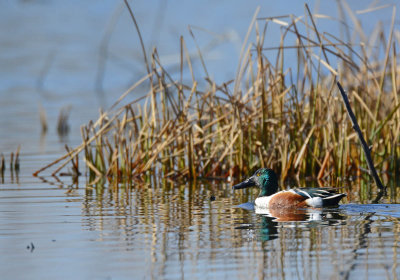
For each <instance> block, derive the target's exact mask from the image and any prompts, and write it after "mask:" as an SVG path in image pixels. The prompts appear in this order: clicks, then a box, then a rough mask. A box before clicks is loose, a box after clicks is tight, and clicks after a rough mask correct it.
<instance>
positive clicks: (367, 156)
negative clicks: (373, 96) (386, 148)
mask: <svg viewBox="0 0 400 280" xmlns="http://www.w3.org/2000/svg"><path fill="white" fill-rule="evenodd" d="M337 86H338V87H339V90H340V94H341V95H342V98H343V102H344V105H345V106H346V110H347V113H348V115H349V117H350V120H351V123H352V124H353V129H354V130H355V131H356V133H357V136H358V139H359V140H360V142H361V147H362V149H363V151H364V154H365V159H366V161H367V164H368V168H369V173H370V175H371V176H372V178H373V179H374V181H375V183H376V185H377V187H378V188H379V189H380V190H383V189H385V187H384V186H383V184H382V182H381V179H380V178H379V175H378V172H376V169H375V166H374V163H373V161H372V158H371V150H370V148H369V147H368V145H367V142H365V139H364V136H363V134H362V131H361V129H360V126H359V125H358V122H357V119H356V116H355V115H354V113H353V110H352V109H351V106H350V102H349V99H348V98H347V94H346V92H345V91H344V89H343V87H342V85H341V84H340V83H339V82H337Z"/></svg>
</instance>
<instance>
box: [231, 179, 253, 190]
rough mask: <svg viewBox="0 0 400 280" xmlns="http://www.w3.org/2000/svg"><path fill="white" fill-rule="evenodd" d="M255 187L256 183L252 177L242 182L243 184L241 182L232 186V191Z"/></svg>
mask: <svg viewBox="0 0 400 280" xmlns="http://www.w3.org/2000/svg"><path fill="white" fill-rule="evenodd" d="M255 185H256V183H255V182H254V179H253V177H250V178H249V179H247V180H246V181H243V182H241V183H239V184H237V185H234V186H233V187H232V189H234V190H238V189H245V188H249V187H253V186H255Z"/></svg>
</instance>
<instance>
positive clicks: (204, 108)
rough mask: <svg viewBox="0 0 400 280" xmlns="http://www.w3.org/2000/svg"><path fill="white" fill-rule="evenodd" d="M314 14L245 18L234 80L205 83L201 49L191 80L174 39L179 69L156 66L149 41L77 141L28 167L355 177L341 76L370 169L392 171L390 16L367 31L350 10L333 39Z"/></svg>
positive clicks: (135, 174) (394, 69)
mask: <svg viewBox="0 0 400 280" xmlns="http://www.w3.org/2000/svg"><path fill="white" fill-rule="evenodd" d="M321 17H324V16H323V15H312V14H311V12H310V10H309V8H308V6H306V15H305V16H301V17H294V16H282V17H271V18H258V19H256V18H255V19H254V21H253V23H252V25H251V27H250V28H249V32H248V34H250V33H251V32H253V31H254V32H255V33H256V39H255V42H253V43H247V38H248V36H247V37H246V40H245V44H244V45H243V49H242V54H241V58H240V63H239V67H238V70H237V74H236V77H235V79H234V81H227V82H226V83H223V84H216V83H215V82H214V81H212V80H211V78H210V76H209V75H208V72H207V70H206V67H205V64H204V61H203V60H202V58H201V57H202V56H201V54H200V56H199V57H200V58H201V60H202V64H203V66H204V70H205V73H206V76H207V79H206V82H207V85H206V86H203V87H201V86H199V85H201V84H202V81H198V80H196V79H195V75H194V72H193V69H192V65H193V63H192V61H191V57H190V55H189V53H188V51H187V49H186V43H185V40H184V38H181V50H180V53H181V56H180V61H179V64H180V73H179V75H174V74H172V73H168V71H166V69H165V68H164V67H163V65H162V63H161V62H160V59H159V57H158V53H157V49H154V51H153V53H152V54H151V55H150V56H149V58H146V59H145V61H146V65H147V67H148V74H147V75H146V76H145V77H143V78H142V79H140V80H139V81H138V82H137V83H136V84H135V85H133V86H132V87H131V88H130V89H128V90H127V91H126V92H125V93H123V95H122V96H121V98H119V99H118V100H117V102H116V103H115V104H114V105H113V106H112V107H111V109H110V110H109V111H107V112H101V113H100V116H99V119H98V120H96V121H95V122H90V123H89V124H87V125H86V126H83V127H82V130H81V131H82V144H81V145H80V146H78V147H77V148H75V149H72V150H70V151H69V152H68V154H67V155H65V156H64V157H62V158H60V159H59V160H57V161H56V162H54V163H52V164H50V165H48V166H46V167H44V168H42V169H40V170H38V171H37V172H36V173H35V175H37V174H38V173H39V172H41V171H43V170H44V169H46V168H49V167H51V166H53V165H55V164H60V163H61V162H62V161H64V163H62V164H61V165H60V166H59V167H58V168H57V170H56V171H55V173H57V172H59V171H60V169H61V168H63V167H64V166H65V165H66V164H67V163H68V162H69V161H70V160H71V159H73V158H75V157H76V156H77V155H78V154H80V153H81V154H82V156H83V158H84V160H85V163H86V167H87V169H88V175H89V178H90V180H89V181H90V184H95V183H96V182H99V181H100V180H103V178H104V177H106V178H108V180H109V181H111V182H129V183H130V184H131V183H132V182H134V181H135V180H140V181H142V180H148V179H146V178H148V176H150V175H151V174H157V175H158V176H161V177H163V178H170V179H173V180H177V179H179V178H188V179H196V178H198V177H220V178H226V177H228V176H241V175H244V174H248V173H250V172H252V171H253V170H254V169H257V168H259V167H262V166H268V167H270V168H273V169H275V170H276V171H278V172H279V173H280V174H281V180H286V179H287V178H290V177H298V176H305V175H307V176H313V177H317V176H318V178H319V179H325V180H329V179H332V180H331V182H336V178H337V177H342V178H349V177H352V176H360V175H362V168H363V167H366V166H367V165H366V160H365V158H364V155H363V153H362V151H361V148H360V146H359V144H358V141H357V138H356V134H355V133H354V132H353V130H352V128H351V125H350V124H349V121H348V119H347V116H346V111H345V109H344V106H343V104H342V102H341V100H340V95H339V91H338V89H337V87H336V81H340V83H341V84H342V85H343V87H344V88H345V89H346V91H347V92H348V96H349V100H350V103H351V106H352V108H353V110H354V113H355V115H356V116H357V118H358V122H359V124H360V127H361V130H362V132H363V134H364V135H365V136H366V138H367V139H368V140H367V141H368V142H369V143H368V144H369V145H371V148H372V150H371V151H372V157H373V160H374V162H375V163H376V168H377V170H378V172H386V173H389V174H392V175H393V176H394V175H395V174H396V173H397V170H398V168H399V163H400V162H399V153H400V148H399V145H398V137H399V130H400V112H399V110H398V109H399V107H400V103H399V93H400V92H399V88H400V85H399V83H400V79H399V74H400V65H399V64H398V57H397V56H398V55H399V54H398V52H397V49H398V44H399V42H400V38H399V36H398V34H400V33H399V30H397V29H396V28H395V24H394V22H395V13H393V17H392V24H391V29H390V30H389V33H388V35H389V36H388V37H386V35H387V34H386V33H385V32H384V30H383V29H382V26H381V25H377V28H376V29H375V31H374V33H375V34H377V36H373V37H371V38H370V39H368V38H367V37H366V36H365V34H364V31H363V30H362V28H361V26H360V25H359V24H358V23H357V20H356V18H352V19H353V20H354V22H355V25H356V28H355V30H356V32H355V33H354V36H349V37H347V39H343V38H339V37H338V36H336V35H335V34H330V33H329V32H322V31H321V30H319V29H318V25H317V19H319V18H321ZM342 22H343V21H342ZM272 24H278V25H280V26H281V28H282V29H281V30H282V35H281V39H280V42H278V44H277V46H276V47H266V46H265V40H266V38H267V31H268V28H269V26H270V25H272ZM342 24H344V23H342ZM135 26H136V28H138V27H137V24H136V23H135ZM346 28H347V29H346V32H347V33H348V34H350V27H348V26H346ZM193 37H194V36H193ZM382 50H383V51H382ZM382 53H383V55H382ZM292 57H295V61H294V62H293V60H292ZM270 58H272V59H270ZM147 59H148V60H147ZM289 59H291V61H290V63H288V62H287V61H288V60H289ZM183 65H187V66H188V71H190V73H188V74H190V77H191V78H192V80H191V81H189V82H188V81H185V80H184V79H183V78H182V77H183V76H185V75H184V74H185V73H184V71H186V70H185V68H184V67H183ZM176 76H178V78H175V77H176ZM146 83H147V84H148V85H149V86H148V92H147V93H146V94H145V95H143V96H141V97H140V98H138V99H136V100H131V99H130V98H131V95H129V93H131V92H132V91H134V90H135V89H136V88H137V87H138V86H139V85H144V84H146ZM122 100H124V103H125V105H120V103H121V101H122ZM75 165H76V164H75Z"/></svg>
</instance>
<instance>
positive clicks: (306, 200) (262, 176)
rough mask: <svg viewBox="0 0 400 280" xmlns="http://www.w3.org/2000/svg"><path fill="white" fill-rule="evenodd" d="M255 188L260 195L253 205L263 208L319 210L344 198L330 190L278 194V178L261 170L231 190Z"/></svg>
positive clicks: (270, 172) (269, 172) (297, 190)
mask: <svg viewBox="0 0 400 280" xmlns="http://www.w3.org/2000/svg"><path fill="white" fill-rule="evenodd" d="M252 186H257V187H259V188H260V189H261V192H260V195H259V196H258V197H257V198H256V200H255V202H254V204H255V206H256V207H263V208H305V207H314V208H320V207H324V206H337V205H338V203H339V201H340V200H341V199H342V198H343V197H345V196H346V194H344V193H337V192H336V191H335V190H334V189H330V188H296V189H290V190H286V191H280V192H278V176H277V175H276V173H275V172H274V171H273V170H272V169H268V168H261V169H259V170H257V171H256V173H254V175H253V176H251V177H250V178H248V179H247V180H245V181H243V182H241V183H239V184H237V185H234V186H233V189H235V190H237V189H244V188H248V187H252Z"/></svg>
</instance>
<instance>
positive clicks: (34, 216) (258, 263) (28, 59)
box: [0, 1, 400, 279]
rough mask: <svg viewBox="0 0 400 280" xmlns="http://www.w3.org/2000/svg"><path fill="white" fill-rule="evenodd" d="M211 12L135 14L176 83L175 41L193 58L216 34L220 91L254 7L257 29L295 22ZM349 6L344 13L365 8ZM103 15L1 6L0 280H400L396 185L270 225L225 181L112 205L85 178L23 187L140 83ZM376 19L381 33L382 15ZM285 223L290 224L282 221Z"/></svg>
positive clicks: (138, 192)
mask: <svg viewBox="0 0 400 280" xmlns="http://www.w3.org/2000/svg"><path fill="white" fill-rule="evenodd" d="M214 2H215V1H204V2H201V3H200V2H199V3H197V4H188V3H186V2H185V1H172V2H168V3H167V4H163V2H159V1H152V2H148V1H135V2H134V3H133V2H132V5H134V6H135V7H134V8H135V12H136V16H137V18H138V21H139V22H140V23H141V24H142V25H141V27H142V32H143V35H144V39H145V44H146V46H147V47H149V49H151V46H153V45H157V46H158V47H159V53H160V56H161V57H162V60H163V62H164V63H165V64H166V67H168V69H169V70H170V71H172V72H173V71H174V70H173V69H174V67H176V65H174V63H173V61H174V59H173V58H174V57H176V55H177V54H178V52H177V50H178V48H179V43H178V42H179V36H180V35H184V36H185V39H186V40H187V41H188V48H189V50H190V52H192V53H195V51H196V48H195V46H194V45H193V42H190V40H189V39H190V36H189V35H188V32H187V25H188V24H191V25H193V26H200V27H202V28H205V29H208V30H212V31H213V32H215V33H217V34H218V35H224V36H225V35H226V37H225V39H224V40H222V41H218V42H219V43H218V44H216V46H214V47H210V49H208V51H205V54H204V55H205V59H206V62H207V66H208V70H209V72H210V73H212V75H213V76H214V78H215V79H216V80H219V81H225V80H227V79H231V78H233V77H234V75H235V71H236V66H237V60H238V57H239V53H240V48H241V44H242V40H243V38H244V36H245V33H246V31H247V28H248V24H249V22H250V20H251V17H252V16H253V13H254V11H255V9H256V6H257V5H261V10H260V16H273V15H281V14H288V13H295V14H302V13H303V11H304V6H303V3H300V2H299V1H292V2H290V3H291V4H290V5H287V4H283V5H281V4H277V3H276V1H265V2H263V3H259V2H258V1H250V2H246V4H245V5H239V4H238V3H236V4H235V5H232V3H231V2H230V1H218V3H214ZM349 2H350V6H352V7H353V8H354V9H363V8H365V7H366V6H367V4H363V5H362V6H360V4H357V1H349ZM99 3H100V2H98V1H87V2H85V3H82V2H81V1H68V2H62V3H61V2H58V1H3V2H1V3H0V7H1V9H0V28H1V30H3V32H0V95H1V97H2V99H1V102H0V152H2V153H3V154H5V156H6V160H7V164H9V161H10V153H11V151H14V152H15V151H16V149H17V146H18V145H21V158H20V162H21V170H20V172H19V174H16V173H15V172H14V173H11V171H10V169H9V168H8V165H7V170H6V173H5V177H4V178H3V180H2V181H0V252H1V254H0V273H1V278H2V279H177V278H181V279H184V278H187V279H358V278H360V277H363V278H367V279H398V278H399V275H400V268H399V257H398V255H399V230H400V225H399V218H400V214H399V213H400V207H399V204H398V203H400V201H399V199H400V198H399V195H398V193H399V191H398V188H397V185H396V184H395V183H393V182H391V183H390V184H392V185H393V188H392V189H391V191H390V192H389V196H385V197H383V199H382V200H381V201H380V202H381V204H371V203H372V201H373V199H374V196H375V195H376V194H368V195H367V196H366V195H365V194H359V193H349V196H348V200H347V201H345V202H346V204H345V205H342V206H341V207H340V208H336V209H324V210H322V211H316V210H315V211H311V212H310V211H308V212H307V211H298V212H296V213H280V215H281V217H279V218H278V219H280V220H281V221H277V220H276V218H271V217H269V216H268V215H267V213H261V214H260V213H256V212H255V211H254V210H253V209H252V207H251V205H250V204H245V205H243V203H245V202H247V201H251V200H253V199H254V195H255V193H253V192H252V191H251V190H250V191H245V192H243V193H242V192H240V191H239V192H236V193H233V192H232V190H231V189H230V188H231V187H230V185H229V184H227V183H226V182H221V181H214V182H211V183H210V182H198V184H196V185H190V184H185V183H183V184H179V183H177V184H174V185H171V184H170V183H167V182H159V183H158V184H152V185H148V184H143V185H135V186H134V188H133V189H132V190H130V191H125V190H124V188H120V189H119V191H118V192H117V191H115V190H114V189H113V188H112V187H109V186H106V188H105V189H92V188H89V187H86V184H87V182H86V179H85V178H84V177H81V178H79V182H77V183H74V182H72V181H71V179H70V178H68V177H62V178H59V180H60V181H57V179H56V178H53V177H51V176H49V174H50V172H45V173H44V174H43V176H44V177H43V178H34V177H32V175H31V174H32V173H33V172H34V171H35V170H37V169H38V168H40V167H42V166H44V165H46V164H48V163H49V162H51V161H53V160H55V159H56V158H58V157H59V156H61V155H62V154H63V153H64V151H65V149H64V145H65V144H68V145H70V146H76V145H78V144H79V143H80V133H79V127H80V125H81V124H83V123H86V122H87V121H88V120H90V119H95V118H96V116H97V112H98V108H99V107H104V108H108V107H109V106H110V105H111V104H112V103H113V102H114V100H115V99H116V98H117V97H118V96H119V95H120V94H121V93H122V92H123V91H124V90H125V89H126V88H127V87H128V86H129V85H130V84H131V83H132V81H136V80H137V79H138V77H141V76H142V75H143V74H144V73H145V69H144V67H143V64H142V63H143V62H142V60H141V53H140V48H139V47H138V46H139V44H138V41H137V37H136V33H135V32H134V30H133V26H132V24H131V21H130V18H129V16H128V15H127V13H126V11H125V12H124V10H123V8H121V7H123V5H121V3H118V4H116V2H115V1H102V3H101V4H99ZM286 3H287V2H286ZM332 3H333V2H332ZM332 3H329V4H324V5H322V4H320V5H319V6H318V2H314V1H310V2H309V4H310V7H311V9H312V10H316V9H319V11H321V13H329V11H330V10H332V9H335V5H334V4H332ZM387 3H391V2H390V1H382V2H381V4H387ZM164 5H165V6H164ZM397 5H399V4H398V3H397ZM398 10H399V9H398ZM149 11H151V12H150V13H149ZM163 11H165V12H163ZM149 14H150V15H149ZM379 14H380V15H383V16H382V20H383V24H384V25H385V26H388V25H389V24H390V21H389V20H388V19H389V18H390V16H391V11H390V10H389V11H388V10H381V11H380V12H379ZM113 15H116V17H118V18H119V20H118V21H117V25H116V27H115V31H114V33H112V39H110V45H109V57H108V60H107V61H106V63H107V64H106V68H105V72H104V73H103V78H102V80H101V81H100V82H99V80H98V77H99V73H100V72H101V71H100V70H99V69H101V67H100V65H101V62H100V59H99V52H100V45H101V41H102V39H103V38H104V34H105V33H106V30H107V28H108V26H109V25H110V22H111V21H112V20H111V18H112V17H113ZM204 15H207V16H206V17H205V16H204ZM221 15H229V16H221ZM367 16H368V14H367ZM321 24H322V25H323V24H324V22H323V21H321ZM364 24H368V22H364ZM160 26H161V27H160ZM11 27H12V28H11ZM11 29H12V30H13V31H12V32H11V31H9V32H7V30H11ZM271 36H275V35H271ZM215 38H219V36H217V35H215V34H210V33H207V32H201V31H198V30H197V31H196V40H197V42H198V43H199V44H200V46H201V47H202V48H204V49H207V46H208V45H209V44H210V42H211V43H212V42H213V40H214V39H215ZM232 58H234V59H232ZM197 66H198V70H196V71H197V72H196V73H198V76H199V77H204V73H203V72H202V70H201V65H200V63H199V61H197ZM141 93H142V92H140V89H139V91H138V92H136V93H135V94H136V95H138V94H141ZM39 104H40V105H41V106H42V107H43V108H44V110H45V111H46V114H47V118H48V125H49V131H48V133H47V134H45V135H41V133H40V122H39V113H38V112H39V109H38V108H39ZM67 105H71V106H72V107H71V108H72V109H71V116H70V118H69V124H70V126H71V128H70V131H71V132H70V133H69V134H68V136H67V137H59V136H58V135H57V133H56V129H55V127H56V122H57V116H58V114H59V111H60V109H61V108H62V107H65V106H67ZM354 189H357V187H354ZM349 190H351V188H349ZM212 197H215V200H214V199H211V198H212ZM347 203H350V204H347ZM238 205H241V207H237V206H238ZM289 214H290V216H291V221H282V220H283V219H286V220H287V219H288V218H287V216H288V215H289ZM285 217H286V218H285ZM294 220H296V221H294Z"/></svg>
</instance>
